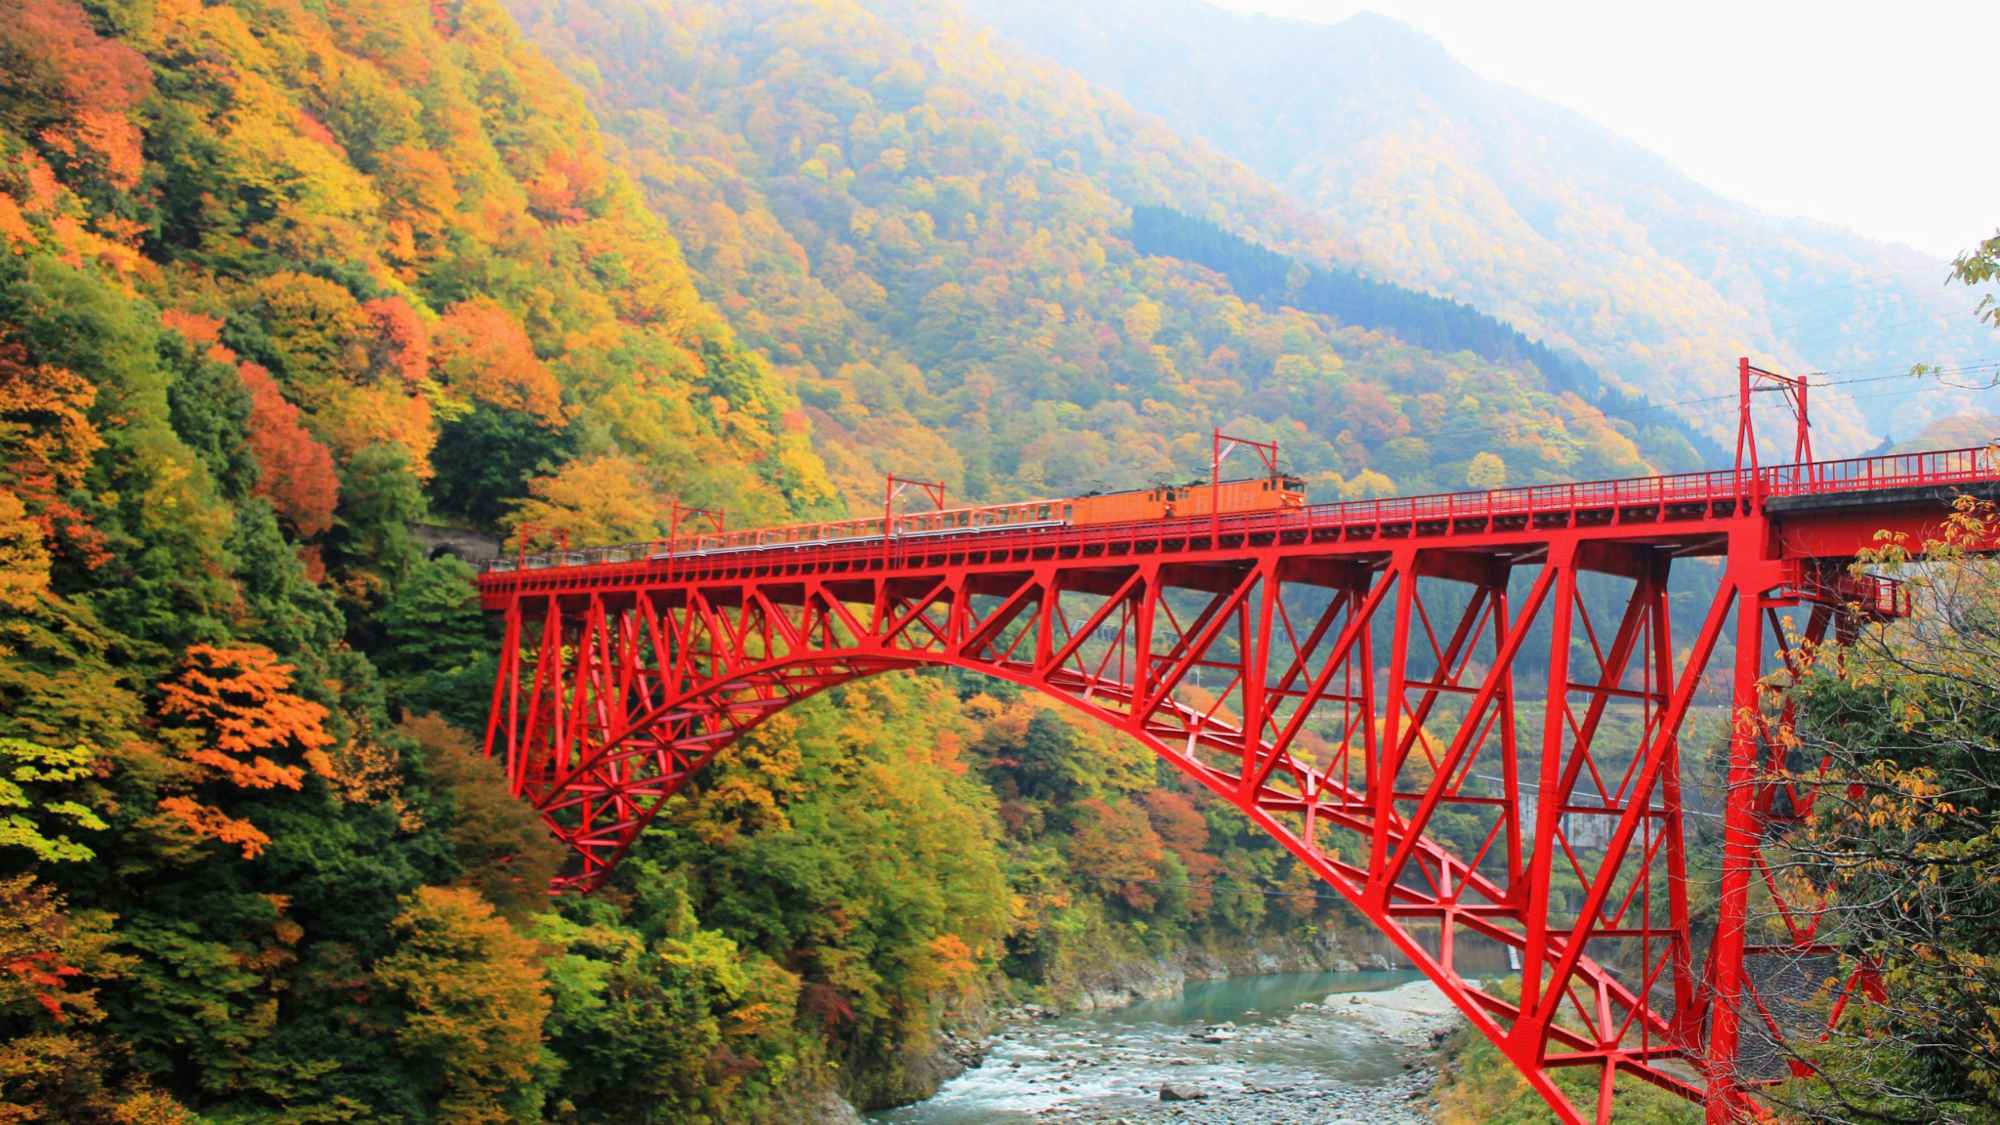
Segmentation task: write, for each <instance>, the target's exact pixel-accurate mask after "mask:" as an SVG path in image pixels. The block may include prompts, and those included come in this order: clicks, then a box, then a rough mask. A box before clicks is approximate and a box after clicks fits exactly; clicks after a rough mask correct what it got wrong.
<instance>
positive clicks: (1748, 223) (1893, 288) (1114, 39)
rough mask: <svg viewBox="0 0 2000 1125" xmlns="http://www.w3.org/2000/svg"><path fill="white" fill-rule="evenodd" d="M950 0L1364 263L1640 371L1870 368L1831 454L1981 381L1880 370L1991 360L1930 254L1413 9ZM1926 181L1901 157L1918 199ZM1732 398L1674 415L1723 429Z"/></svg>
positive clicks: (1674, 380) (1996, 347)
mask: <svg viewBox="0 0 2000 1125" xmlns="http://www.w3.org/2000/svg"><path fill="white" fill-rule="evenodd" d="M960 3H961V5H962V6H963V7H964V8H965V9H967V10H968V11H970V12H971V13H973V14H974V15H976V16H978V17H979V18H981V19H983V20H985V21H986V22H988V23H989V24H990V25H991V26H993V27H994V28H995V29H997V30H998V31H1000V32H1001V33H1002V34H1004V35H1006V36H1007V37H1009V38H1010V39H1012V40H1014V41H1015V42H1017V43H1019V44H1020V45H1022V46H1023V47H1025V48H1027V49H1029V50H1031V51H1034V52H1037V53H1039V54H1042V55H1045V56H1047V57H1048V58H1050V59H1052V60H1054V61H1056V62H1059V63H1061V64H1063V65H1064V66H1067V67H1070V68H1071V69H1073V70H1075V71H1076V72H1077V73H1078V74H1080V75H1081V76H1082V77H1084V78H1086V79H1088V80H1090V81H1092V82H1096V83H1100V84H1102V85H1105V86H1108V87H1110V88H1112V89H1114V90H1117V91H1119V92H1120V93H1122V94H1123V95H1124V96H1125V97H1126V98H1128V99H1129V100H1130V101H1131V102H1132V104H1133V105H1134V106H1135V107H1136V108H1138V109H1141V110H1144V111H1146V112H1149V113H1155V114H1158V115H1160V116H1161V117H1163V118H1164V119H1166V120H1167V122H1168V123H1169V124H1171V125H1173V126H1174V127H1176V128H1177V129H1180V130H1182V131H1183V132H1187V133H1192V134H1195V135H1198V136H1200V137H1202V138H1204V139H1206V140H1208V141H1209V142H1210V143H1212V144H1214V145H1215V146H1216V147H1217V148H1219V149H1221V150H1222V151H1224V152H1226V153H1229V154H1230V155H1232V156H1235V157H1236V158H1237V159H1239V160H1242V161H1243V162H1244V163H1245V164H1247V165H1249V166H1250V167H1251V168H1252V169H1254V170H1256V171H1257V172H1259V173H1261V174H1262V175H1264V176H1265V177H1267V178H1268V179H1270V180H1271V181H1272V182H1274V183H1276V184H1278V185H1280V186H1281V187H1283V188H1285V189H1286V190H1287V191H1288V192H1289V193H1291V194H1292V195H1293V196H1294V197H1296V198H1297V199H1299V200H1301V201H1302V202H1305V203H1307V204H1309V205H1311V206H1312V207H1314V208H1316V209H1318V210H1319V211H1321V212H1322V213H1323V214H1325V215H1327V216H1329V217H1331V218H1333V219H1334V220H1336V221H1337V222H1339V223H1340V224H1341V228H1342V229H1341V234H1342V237H1343V240H1344V241H1345V242H1349V243H1351V244H1352V245H1353V246H1354V247H1356V248H1357V251H1358V254H1359V256H1360V259H1361V262H1362V264H1363V266H1364V268H1367V269H1372V270H1375V271H1379V272H1380V273H1381V274H1382V275H1383V276H1385V277H1386V278H1387V279H1389V280H1393V281H1399V282H1402V283H1404V284H1407V285H1414V286H1418V287H1422V288H1428V289H1431V290H1433V291H1435V292H1438V293H1442V294H1445V295H1448V296H1452V297H1456V298H1459V299H1461V300H1466V301H1470V302H1472V303H1474V304H1476V305H1478V306H1479V307H1480V308H1482V309H1483V310H1485V311H1487V312H1490V313H1492V314H1493V315H1495V316H1498V317H1501V318H1504V319H1507V320H1510V321H1512V322H1513V323H1514V324H1515V325H1516V326H1517V327H1519V328H1520V329H1521V331H1523V332H1524V333H1526V334H1527V335H1529V336H1534V337H1540V338H1543V339H1545V340H1547V341H1548V342H1550V343H1552V344H1558V345H1570V346H1573V347H1575V348H1576V349H1577V350H1578V351H1579V352H1580V353H1581V354H1583V355H1584V356H1585V357H1586V358H1587V359H1589V360H1590V361H1592V362H1593V363H1595V364H1597V365H1598V366H1599V367H1600V368H1602V369H1603V370H1605V371H1607V372H1608V373H1611V374H1613V375H1614V376H1616V377H1619V378H1622V379H1624V380H1625V381H1627V382H1628V383H1630V384H1632V385H1634V386H1635V387H1638V388H1641V389H1647V390H1654V391H1658V390H1659V389H1660V388H1663V387H1672V388H1681V389H1684V390H1675V391H1673V392H1672V393H1671V394H1670V395H1668V396H1665V397H1673V398H1679V399H1690V398H1699V397H1704V396H1706V395H1709V394H1716V393H1723V392H1728V391H1731V390H1733V382H1734V369H1735V359H1736V357H1737V356H1738V355H1742V354H1746V353H1747V354H1749V355H1751V356H1752V357H1753V358H1754V359H1756V361H1758V362H1760V363H1762V364H1763V365H1765V366H1768V367H1772V368H1775V369H1778V370H1786V371H1813V370H1823V371H1827V372H1829V373H1830V378H1831V379H1834V380H1843V379H1874V380H1875V381H1874V382H1869V383H1865V384H1862V385H1859V386H1856V387H1854V388H1853V390H1854V393H1856V394H1860V395H1865V396H1867V397H1866V398H1864V399H1861V400H1859V401H1857V402H1851V403H1847V404H1845V408H1844V409H1843V410H1841V411H1840V413H1839V416H1838V417H1835V416H1834V415H1833V413H1832V412H1831V411H1829V412H1827V413H1826V414H1824V415H1822V417H1821V419H1820V420H1821V422H1822V427H1823V432H1822V439H1821V441H1822V445H1829V444H1830V445H1835V446H1839V447H1843V448H1845V449H1854V448H1856V447H1859V446H1863V445H1870V444H1873V440H1872V437H1875V436H1880V435H1884V434H1893V435H1894V436H1896V437H1898V438H1902V437H1906V436H1909V435H1910V434H1911V433H1914V432H1915V431H1916V430H1917V429H1919V428H1920V427H1921V426H1922V425H1923V422H1924V420H1926V419H1928V418H1932V417H1939V416H1944V415H1949V414H1951V413H1953V412H1955V411H1958V410H1961V409H1965V408H1967V407H1969V406H1974V405H1977V404H1982V403H1987V401H1988V399H1989V397H1990V396H1989V395H1988V394H1985V393H1981V392H1977V391H1957V390H1952V391H1946V390H1942V389H1938V388H1937V387H1936V384H1931V388H1932V389H1929V390H1925V391H1923V392H1921V393H1912V392H1913V391H1914V385H1906V384H1904V383H1902V382H1900V381H1898V380H1897V379H1895V378H1894V377H1893V376H1895V374H1896V373H1897V372H1898V371H1902V370H1907V369H1908V368H1909V366H1910V365H1911V364H1914V363H1918V362H1926V363H1943V364H1947V365H1950V364H1961V363H1966V362H1970V361H1975V360H1978V359H1990V358H1994V357H1996V356H2000V340H1996V339H1995V338H1994V336H1993V335H1992V333H1991V331H1990V330H1988V329H1985V328H1982V327H1981V326H1979V325H1977V324H1975V323H1974V322H1973V320H1972V318H1971V317H1970V316H1969V315H1967V314H1966V310H1967V309H1969V308H1970V306H1971V304H1972V299H1971V298H1970V296H1969V295H1967V294H1966V293H1964V292H1962V291H1959V290H1956V289H1951V290H1947V289H1946V287H1945V286H1944V276H1945V269H1944V266H1943V265H1942V264H1941V263H1938V262H1937V261H1936V260H1935V259H1932V258H1931V257H1930V256H1929V255H1927V254H1924V253H1921V252H1919V251H1916V250H1913V249H1910V248H1909V247H1905V246H1897V245H1888V244H1885V243H1881V242H1876V241H1874V240H1871V239H1868V238H1866V237H1863V236H1862V235H1859V234H1857V233H1855V232H1853V231H1851V230H1847V229H1844V228H1840V227H1836V226H1832V225H1829V224H1826V223H1820V222H1815V221H1812V220H1808V219H1784V218H1776V217H1772V216H1769V215H1765V214H1761V213H1759V212H1757V211H1755V210H1753V209H1751V208H1749V207H1747V206H1744V205H1742V204H1738V203H1735V202H1732V201H1730V200H1728V199H1725V198H1723V197H1722V196H1720V195H1718V194H1716V193H1715V192H1713V191H1710V190H1709V189H1707V188H1704V187H1702V186H1701V185H1699V184H1697V183H1695V182H1694V181H1693V180H1691V179H1689V178H1688V177H1687V176H1686V175H1685V174H1683V173H1682V172H1680V171H1679V170H1678V169H1677V168H1675V167H1674V166H1673V165H1671V164H1670V163H1668V162H1667V161H1666V160H1664V159H1662V158H1661V157H1659V156H1657V155H1655V154H1654V153H1651V152H1649V151H1647V150H1646V149H1644V148H1642V147H1641V146H1639V145H1637V144H1634V143H1632V142H1631V141H1628V140H1625V139H1623V138H1621V137H1619V136H1617V135H1615V134H1614V133H1612V132H1611V131H1609V130H1608V129H1605V128H1603V127H1602V126H1599V125H1597V124H1595V123H1594V122H1592V121H1590V120H1589V119H1587V118H1585V117H1584V116H1582V115H1581V114H1578V113H1575V112H1572V111H1570V110H1567V109H1564V108H1562V107H1559V106H1556V105H1554V104H1552V103H1550V102H1547V101H1544V100H1542V99H1540V98H1536V97H1534V96H1532V95H1530V94H1528V93H1526V92H1524V91H1522V90H1519V89H1517V88H1515V87H1511V86H1507V85H1504V84H1502V83H1498V82H1494V81H1490V80H1488V79H1485V78H1482V77H1480V76H1479V75H1477V74H1475V73H1474V72H1473V71H1471V70H1470V69H1469V68H1467V67H1466V66H1464V65H1463V64H1461V63H1459V62H1458V61H1456V60H1455V59H1453V58H1452V57H1451V56H1450V55H1449V54H1447V53H1446V52H1445V50H1444V48H1443V47H1442V46H1441V45H1440V44H1438V43H1437V42H1436V41H1435V40H1433V39H1430V38H1429V37H1427V36H1425V35H1423V34H1422V33H1420V32H1418V31H1416V30H1415V29H1413V28H1411V27H1409V26H1408V25H1406V24H1403V23H1400V22H1397V21H1395V20H1392V19H1389V18H1386V17H1383V16H1378V15H1373V14H1362V15H1357V16H1354V17H1353V18H1351V19H1348V20H1346V21H1343V22H1341V23H1338V24H1332V25H1327V24H1317V23H1309V22H1304V21H1299V20H1286V19H1272V18H1268V17H1264V16H1239V15H1236V14H1233V13H1230V12H1227V11H1224V10H1223V9H1221V8H1217V7H1215V6H1213V5H1210V4H1206V3H1202V2H1200V0H960ZM1787 174H1796V170H1787ZM1921 198H1922V187H1921V183H1920V181H1919V178H1918V177H1917V176H1916V175H1914V174H1913V176H1912V188H1911V200H1912V202H1911V205H1912V206H1920V205H1921ZM1981 233H1983V232H1980V231H1967V232H1966V235H1967V238H1968V240H1969V239H1971V238H1973V237H1976V236H1977V235H1979V234H1981ZM1880 376H1891V378H1888V379H1881V378H1879V377H1880ZM1967 381H1969V382H1970V381H1975V380H1967ZM1884 392H1888V393H1886V394H1885V393H1884ZM1829 397H1830V398H1837V397H1838V396H1829ZM1828 405H1829V407H1830V406H1832V403H1829V404H1828ZM1728 409H1729V406H1728V404H1726V403H1723V404H1702V405H1698V406H1695V407H1691V408H1689V409H1688V413H1689V414H1690V415H1691V416H1696V417H1697V418H1698V420H1702V421H1705V423H1706V424H1710V425H1716V426H1720V425H1723V424H1726V422H1727V417H1726V415H1727V411H1728Z"/></svg>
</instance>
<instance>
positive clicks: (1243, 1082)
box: [869, 971, 1421, 1125]
mask: <svg viewBox="0 0 2000 1125" xmlns="http://www.w3.org/2000/svg"><path fill="white" fill-rule="evenodd" d="M1420 976H1421V974H1419V973H1416V972H1414V971H1400V972H1355V973H1281V974H1276V975H1272V976H1254V977H1238V978H1235V979H1231V980H1221V981H1203V982H1193V983H1190V984H1189V985H1188V986H1187V989H1186V991H1185V992H1183V993H1182V994H1181V995H1179V996H1174V997H1169V998H1167V999H1162V1000H1149V1001H1145V1002H1142V1003H1139V1004H1134V1005H1131V1006H1129V1007H1125V1008H1115V1009H1112V1010H1109V1011H1101V1012H1078V1013H1074V1014H1071V1015H1067V1016H1063V1017H1061V1018H1059V1019H1051V1020H1040V1021H1032V1022H1028V1023H1010V1024H1006V1025H1004V1026H1003V1027H1002V1028H1001V1029H1000V1030H999V1032H998V1033H997V1034H996V1035H995V1036H994V1038H993V1040H992V1041H991V1044H990V1049H989V1053H988V1054H987V1057H986V1062H985V1065H983V1066H980V1067H976V1068H974V1069H971V1070H968V1071H966V1072H965V1073H964V1074H963V1075H961V1076H959V1077H958V1078H955V1079H952V1080H951V1081H950V1082H947V1083H945V1085H944V1087H943V1088H942V1089H940V1090H939V1091H938V1092H937V1094H936V1096H934V1097H931V1098H929V1099H927V1100H925V1101H922V1102H918V1103H916V1104H915V1105H909V1106H903V1107H901V1108H898V1109H893V1110H888V1111H885V1112H881V1113H877V1114H873V1115H871V1116H870V1117H869V1120H870V1121H872V1122H875V1123H876V1125H1022V1123H1024V1122H1030V1121H1048V1120H1051V1119H1062V1118H1077V1117H1082V1118H1087V1119H1093V1120H1109V1119H1112V1118H1118V1117H1130V1118H1131V1119H1132V1120H1134V1121H1138V1120H1146V1119H1152V1118H1153V1117H1155V1116H1157V1115H1159V1114H1160V1113H1161V1112H1162V1111H1163V1110H1164V1109H1165V1107H1163V1105H1162V1103H1161V1101H1160V1086H1161V1084H1162V1083H1169V1082H1171V1083H1174V1084H1177V1085H1184V1086H1192V1087H1195V1088H1197V1089H1199V1090H1201V1091H1202V1092H1203V1093H1204V1094H1205V1095H1207V1097H1206V1099H1205V1100H1204V1101H1203V1102H1200V1103H1182V1104H1183V1105H1186V1106H1187V1107H1188V1108H1189V1109H1193V1108H1195V1107H1197V1106H1198V1107H1200V1108H1201V1109H1202V1110H1204V1111H1205V1112H1203V1113H1202V1115H1201V1116H1202V1117H1203V1119H1205V1120H1209V1119H1212V1120H1236V1119H1239V1118H1240V1119H1241V1120H1246V1121H1247V1120H1274V1119H1277V1118H1279V1117H1282V1118H1284V1119H1287V1120H1289V1119H1292V1117H1293V1114H1292V1113H1290V1112H1285V1113H1276V1112H1272V1111H1275V1110H1277V1109H1278V1108H1279V1106H1278V1105H1277V1104H1275V1103H1283V1106H1284V1107H1285V1108H1286V1109H1288V1110H1292V1109H1299V1110H1301V1115H1300V1119H1302V1120H1305V1119H1315V1120H1334V1119H1339V1117H1338V1116H1337V1115H1334V1114H1332V1113H1331V1111H1334V1110H1339V1109H1347V1110H1349V1111H1351V1112H1354V1113H1355V1114H1356V1116H1362V1115H1363V1111H1364V1110H1367V1109H1369V1108H1371V1107H1370V1106H1368V1105H1367V1103H1369V1102H1371V1101H1380V1102H1384V1103H1393V1104H1397V1105H1400V1103H1401V1102H1402V1101H1404V1100H1405V1099H1406V1098H1407V1096H1408V1092H1407V1091H1405V1090H1403V1089H1402V1088H1401V1087H1402V1086H1403V1085H1407V1084H1408V1079H1409V1076H1408V1075H1407V1074H1406V1071H1405V1067H1404V1062H1405V1060H1406V1058H1407V1057H1408V1053H1407V1050H1406V1049H1404V1048H1402V1047H1399V1046H1398V1045H1397V1044H1395V1043H1393V1042H1391V1041H1390V1040H1388V1039H1386V1038H1384V1037H1383V1036H1382V1035H1381V1034H1380V1033H1378V1032H1377V1031H1375V1030H1374V1029H1373V1028H1372V1027H1370V1026H1369V1025H1368V1024H1367V1023H1366V1022H1363V1021H1358V1020H1355V1019H1351V1018H1348V1017H1347V1016H1346V1015H1344V1014H1343V1013H1341V1012H1340V1011H1339V1010H1338V1009H1339V1008H1340V1007H1341V1006H1342V1005H1340V1004H1333V1005H1323V1004H1322V1002H1323V1001H1325V1000H1326V999H1327V997H1328V996H1330V995H1333V994H1336V993H1352V992H1368V991H1376V990H1382V989H1389V988H1394V987H1396V986H1397V985H1400V984H1403V983H1405V982H1408V981H1412V980H1416V979H1419V978H1420ZM1302 1004H1303V1005H1306V1007H1304V1008H1301V1007H1300V1005H1302ZM1221 1024H1233V1025H1235V1026H1234V1027H1233V1028H1231V1029H1223V1030H1222V1031H1221V1032H1220V1033H1218V1034H1217V1035H1215V1036H1214V1038H1215V1039H1216V1040H1217V1041H1215V1042H1210V1041H1208V1038H1207V1037H1205V1035H1204V1033H1205V1032H1207V1031H1208V1029H1210V1028H1214V1027H1216V1026H1217V1025H1221ZM1391 1084H1395V1085H1396V1086H1397V1089H1395V1090H1394V1091H1393V1092H1392V1091H1391V1090H1389V1089H1388V1087H1389V1086H1390V1085H1391ZM1392 1093H1393V1097H1391V1096H1390V1095H1391V1094H1392ZM1260 1100H1261V1101H1267V1102H1270V1103H1274V1104H1270V1105H1265V1106H1261V1107H1258V1103H1259V1102H1260ZM1239 1105H1240V1107H1241V1111H1243V1112H1241V1113H1239V1112H1234V1110H1235V1107H1237V1106H1239ZM1253 1107H1257V1108H1254V1109H1253ZM1373 1108H1377V1109H1379V1107H1373ZM1368 1119H1369V1120H1370V1121H1375V1122H1379V1121H1386V1120H1391V1119H1392V1118H1389V1117H1384V1116H1382V1115H1381V1114H1380V1113H1372V1114H1369V1115H1368Z"/></svg>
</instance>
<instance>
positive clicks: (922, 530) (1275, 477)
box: [653, 473, 1306, 558]
mask: <svg viewBox="0 0 2000 1125" xmlns="http://www.w3.org/2000/svg"><path fill="white" fill-rule="evenodd" d="M1305 503H1306V486H1305V482H1303V481H1301V480H1299V479H1298V478H1297V477H1295V476H1291V475H1288V474H1284V473H1274V474H1272V475H1270V476H1267V477H1261V478H1252V479H1249V480H1227V481H1223V482H1222V483H1220V484H1186V485H1159V486H1155V487H1153V488H1148V489H1139V490H1135V491H1132V492H1109V493H1100V494H1098V495H1094V496H1077V497H1072V498H1071V499H1068V500H1028V501H1021V502H1018V503H1011V504H987V505H982V506H980V507H977V508H949V509H946V510H944V511H939V512H913V513H909V514H906V515H897V516H890V517H889V518H888V519H887V521H886V523H887V525H888V534H889V535H890V536H893V537H896V538H907V537H910V536H915V535H949V534H951V533H953V532H958V531H970V530H978V529H984V528H993V527H1017V528H1018V527H1084V526H1092V525H1097V524H1110V523H1139V522H1143V521H1148V520H1170V519H1187V518H1191V517H1196V516H1204V517H1205V516H1208V515H1211V514H1220V515H1230V514H1233V513H1237V512H1266V511H1274V510H1281V509H1286V508H1303V507H1305ZM1218 504H1219V505H1220V508H1221V510H1220V512H1219V513H1218V512H1216V510H1215V506H1216V505H1218ZM884 523H885V521H884V519H883V517H881V516H869V517H864V518H861V519H848V520H833V521H830V522H827V523H809V524H798V525H794V526H791V527H761V528H755V529H747V530H743V531H718V532H708V533H705V534H698V535H686V536H679V537H676V538H675V539H673V540H671V541H662V542H660V543H656V544H654V545H653V557H654V558H669V557H672V556H676V555H679V556H686V555H701V554H710V553H713V552H716V551H743V550H759V549H771V548H784V547H796V546H803V545H805V544H808V543H837V542H843V541H845V542H853V541H856V540H864V539H880V538H882V536H883V525H884Z"/></svg>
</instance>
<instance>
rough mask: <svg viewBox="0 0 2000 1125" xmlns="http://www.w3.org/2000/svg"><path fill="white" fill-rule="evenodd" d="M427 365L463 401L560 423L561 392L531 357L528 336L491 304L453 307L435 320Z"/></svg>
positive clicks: (504, 313)
mask: <svg viewBox="0 0 2000 1125" xmlns="http://www.w3.org/2000/svg"><path fill="white" fill-rule="evenodd" d="M431 357H432V362H433V363H434V364H435V365H436V368H437V373H438V382H439V383H440V384H442V385H443V386H444V387H445V388H446V389H447V390H449V391H450V392H451V393H453V394H456V395H458V396H460V397H462V398H465V399H467V400H473V399H477V400H479V401H481V402H490V403H492V404H493V405H495V406H499V407H505V408H506V409H509V410H518V411H520V412H521V413H523V414H526V415H529V416H530V417H533V418H537V419H540V420H541V421H542V422H545V423H548V424H550V425H556V424H560V423H561V422H562V417H563V414H562V389H561V388H560V387H558V386H557V385H556V378H555V375H554V374H553V373H552V372H550V370H549V368H548V365H547V364H545V363H543V362H542V361H541V359H540V358H539V357H537V356H536V355H535V347H534V345H533V344H532V343H531V342H529V340H528V334H527V333H526V332H524V331H522V329H521V325H520V323H519V322H518V321H516V320H515V319H514V318H513V317H512V316H509V315H508V314H507V311H506V310H505V309H502V308H500V307H499V306H498V305H495V304H493V303H491V302H490V301H467V302H463V303H460V304H457V305H453V306H452V307H451V308H450V309H449V310H447V311H446V312H445V314H444V317H443V319H441V320H439V321H438V325H437V331H436V333H435V336H434V338H433V343H432V351H431Z"/></svg>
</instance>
